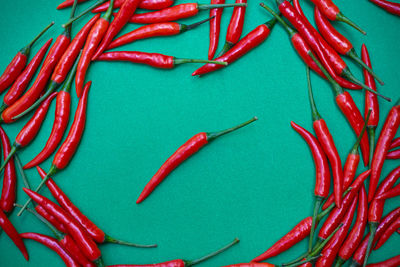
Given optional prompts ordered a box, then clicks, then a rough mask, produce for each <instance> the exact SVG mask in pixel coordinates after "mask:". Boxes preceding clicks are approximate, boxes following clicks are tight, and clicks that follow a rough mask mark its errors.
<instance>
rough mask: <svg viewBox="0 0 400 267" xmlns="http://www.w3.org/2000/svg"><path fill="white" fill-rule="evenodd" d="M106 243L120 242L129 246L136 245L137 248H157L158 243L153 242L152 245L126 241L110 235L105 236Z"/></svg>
mask: <svg viewBox="0 0 400 267" xmlns="http://www.w3.org/2000/svg"><path fill="white" fill-rule="evenodd" d="M104 243H113V244H119V245H125V246H129V247H136V248H155V247H157V244H152V245H140V244H134V243H130V242H126V241H122V240H119V239H115V238H113V237H111V236H109V235H106V236H105V238H104Z"/></svg>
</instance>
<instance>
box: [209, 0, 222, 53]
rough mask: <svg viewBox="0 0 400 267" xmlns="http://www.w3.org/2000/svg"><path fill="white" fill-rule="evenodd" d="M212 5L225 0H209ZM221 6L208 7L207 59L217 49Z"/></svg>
mask: <svg viewBox="0 0 400 267" xmlns="http://www.w3.org/2000/svg"><path fill="white" fill-rule="evenodd" d="M211 4H212V5H216V4H225V0H211ZM223 10H224V9H223V8H213V9H210V17H214V18H213V19H212V20H210V47H209V49H208V59H210V60H211V59H213V58H214V56H215V53H216V52H217V49H218V43H219V35H220V32H221V18H222V12H223Z"/></svg>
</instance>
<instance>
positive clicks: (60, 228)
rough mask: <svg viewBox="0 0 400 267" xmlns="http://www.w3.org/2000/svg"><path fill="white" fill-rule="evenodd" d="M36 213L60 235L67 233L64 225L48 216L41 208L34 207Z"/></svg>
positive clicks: (38, 206)
mask: <svg viewBox="0 0 400 267" xmlns="http://www.w3.org/2000/svg"><path fill="white" fill-rule="evenodd" d="M35 210H36V212H37V213H38V214H39V215H40V216H42V217H43V218H45V219H46V220H47V221H48V222H49V223H51V225H53V226H54V227H55V228H56V229H57V230H58V231H60V232H62V233H68V229H67V228H66V227H65V225H64V224H62V223H60V222H59V221H58V220H57V219H56V217H54V216H53V215H51V214H49V213H48V212H47V211H46V210H45V209H44V208H43V207H42V206H40V205H36V207H35Z"/></svg>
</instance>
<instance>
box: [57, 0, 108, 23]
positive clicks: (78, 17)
mask: <svg viewBox="0 0 400 267" xmlns="http://www.w3.org/2000/svg"><path fill="white" fill-rule="evenodd" d="M106 1H107V0H97V1H96V2H95V3H94V4H93V5H91V6H90V7H88V8H87V9H85V10H84V11H83V12H82V13H80V14H79V15H77V16H75V17H73V18H70V19H69V20H68V21H67V22H66V23H64V24H63V25H62V27H63V28H67V27H69V25H71V24H72V23H73V22H74V21H76V20H78V19H80V18H81V17H83V16H84V15H86V14H87V13H89V12H90V11H92V10H93V9H95V8H96V7H98V6H100V5H101V4H103V3H104V2H106Z"/></svg>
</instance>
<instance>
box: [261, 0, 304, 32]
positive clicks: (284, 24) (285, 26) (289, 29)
mask: <svg viewBox="0 0 400 267" xmlns="http://www.w3.org/2000/svg"><path fill="white" fill-rule="evenodd" d="M260 6H261V7H263V8H265V9H266V10H267V11H268V12H269V13H271V15H273V16H274V18H275V23H276V20H277V21H279V23H280V24H282V26H283V28H284V29H285V30H286V31H287V33H288V34H289V36H290V37H292V36H293V35H295V34H296V31H295V30H294V29H293V28H292V27H290V26H289V24H287V23H286V21H284V20H283V19H282V18H281V17H280V16H279V15H278V14H277V13H276V12H275V11H274V10H272V8H270V7H269V6H267V5H266V4H264V3H260Z"/></svg>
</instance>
